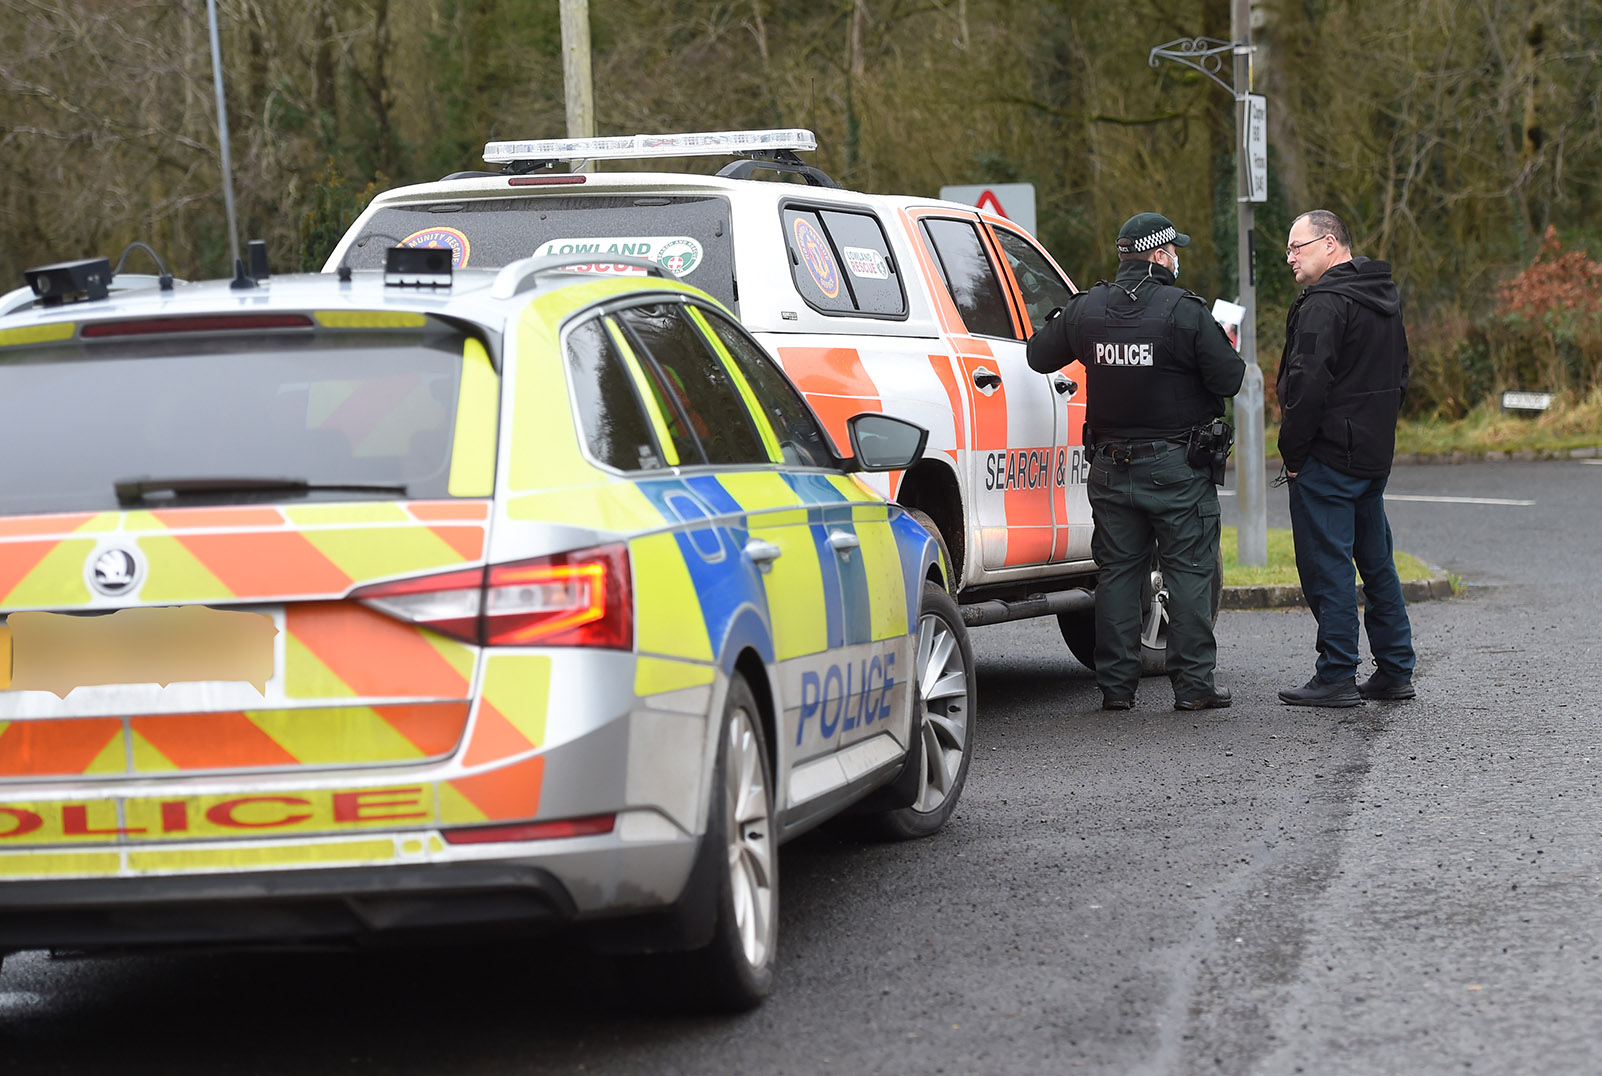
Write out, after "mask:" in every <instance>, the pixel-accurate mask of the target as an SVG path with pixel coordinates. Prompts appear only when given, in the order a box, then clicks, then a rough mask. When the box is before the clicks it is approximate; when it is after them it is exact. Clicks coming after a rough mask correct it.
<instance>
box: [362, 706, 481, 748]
mask: <svg viewBox="0 0 1602 1076" xmlns="http://www.w3.org/2000/svg"><path fill="white" fill-rule="evenodd" d="M373 712H374V713H375V714H377V715H378V716H379V717H381V718H383V719H384V721H386V722H387V723H388V724H389V727H390V728H392V729H394V730H395V731H396V732H398V733H400V734H401V735H402V736H404V737H406V739H407V741H408V742H410V743H411V745H412V746H413V747H415V748H417V749H418V750H419V751H421V752H422V753H423V755H424V756H425V757H427V758H433V757H434V756H435V755H443V754H445V753H446V752H447V751H450V750H451V749H452V748H454V747H455V746H456V744H457V743H458V742H459V741H460V740H461V738H462V729H463V728H465V727H466V726H467V703H465V702H445V703H439V702H431V703H422V704H420V705H417V706H375V707H373Z"/></svg>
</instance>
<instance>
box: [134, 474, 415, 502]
mask: <svg viewBox="0 0 1602 1076" xmlns="http://www.w3.org/2000/svg"><path fill="white" fill-rule="evenodd" d="M112 485H113V488H114V489H116V491H117V503H118V504H140V503H142V502H143V501H144V500H145V499H146V497H147V496H148V495H149V494H152V493H167V494H171V495H172V496H174V497H182V496H186V495H188V494H191V493H255V492H267V493H279V492H282V493H308V492H311V491H313V490H341V491H344V490H349V491H350V492H352V493H393V494H395V495H397V496H402V497H403V496H405V495H406V487H405V486H404V485H402V484H401V483H398V482H395V483H389V484H382V483H370V482H309V481H307V480H306V479H304V478H267V477H255V478H252V477H233V476H226V475H218V476H208V477H203V478H119V479H118V480H117V481H116V482H114V483H113V484H112Z"/></svg>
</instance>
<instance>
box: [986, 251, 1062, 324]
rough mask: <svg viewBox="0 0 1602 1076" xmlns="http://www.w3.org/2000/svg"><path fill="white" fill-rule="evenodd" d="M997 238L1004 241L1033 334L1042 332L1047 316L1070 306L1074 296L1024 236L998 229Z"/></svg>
mask: <svg viewBox="0 0 1602 1076" xmlns="http://www.w3.org/2000/svg"><path fill="white" fill-rule="evenodd" d="M996 238H997V239H999V240H1000V241H1001V253H1002V254H1004V255H1006V258H1007V266H1008V267H1009V268H1010V269H1011V270H1012V276H1013V279H1014V280H1016V281H1018V290H1019V291H1021V292H1023V297H1024V306H1025V307H1026V308H1028V310H1029V328H1030V331H1032V332H1038V331H1039V329H1040V327H1041V326H1042V325H1044V324H1045V323H1046V315H1047V314H1049V313H1051V312H1052V311H1053V310H1054V309H1056V308H1057V307H1059V306H1067V305H1068V297H1069V296H1070V295H1072V294H1073V293H1072V292H1071V291H1069V290H1068V285H1067V284H1066V283H1065V282H1064V281H1063V279H1062V277H1060V276H1058V275H1057V270H1055V269H1053V268H1052V267H1051V263H1050V262H1049V261H1047V260H1046V256H1045V255H1044V254H1042V253H1040V251H1038V250H1036V249H1035V247H1034V244H1032V243H1030V242H1029V241H1028V240H1027V239H1025V238H1024V237H1023V236H1021V235H1019V234H1017V233H1016V232H1009V231H1006V230H1005V229H1003V228H997V229H996Z"/></svg>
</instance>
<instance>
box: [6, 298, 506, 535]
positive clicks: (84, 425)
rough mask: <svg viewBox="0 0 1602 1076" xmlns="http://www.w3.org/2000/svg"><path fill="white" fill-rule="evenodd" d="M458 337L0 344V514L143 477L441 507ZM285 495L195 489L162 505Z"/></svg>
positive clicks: (93, 503) (100, 495)
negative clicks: (243, 482) (379, 492)
mask: <svg viewBox="0 0 1602 1076" xmlns="http://www.w3.org/2000/svg"><path fill="white" fill-rule="evenodd" d="M467 340H468V337H467V336H465V335H464V334H463V333H461V332H459V331H457V330H455V329H448V328H445V327H443V326H442V325H440V324H439V323H433V325H432V327H431V328H430V329H428V330H424V331H417V332H401V331H397V332H378V331H348V332H322V331H312V330H306V331H288V332H285V331H258V332H253V333H244V332H240V333H229V334H226V335H223V334H214V333H183V334H173V335H171V336H166V337H163V338H160V339H155V338H140V337H120V338H113V339H107V340H104V341H88V342H84V341H72V342H69V343H64V344H59V345H49V346H42V347H27V348H6V349H0V460H9V461H13V462H14V461H17V460H30V461H32V463H30V464H29V465H28V466H25V467H19V466H4V465H3V464H0V473H3V474H4V476H5V477H4V480H3V481H0V515H7V514H19V513H31V512H63V511H90V510H93V511H99V510H110V509H116V508H117V507H118V502H117V498H116V494H115V489H114V487H115V484H116V483H117V482H118V481H120V480H124V479H134V478H142V477H148V478H294V479H305V480H307V481H309V482H317V483H331V482H346V483H364V484H400V485H404V486H405V487H406V496H408V497H413V498H418V497H447V496H449V495H450V489H449V483H450V461H451V450H452V443H453V438H454V431H455V425H456V407H457V393H458V391H459V387H460V382H461V375H462V362H463V349H464V348H465V346H466V344H467ZM481 419H482V420H483V421H487V422H490V423H493V422H494V421H495V416H494V415H493V414H490V415H487V416H481ZM304 496H307V497H310V498H321V499H328V498H330V497H343V498H347V499H348V498H350V497H352V496H360V494H353V493H351V492H348V491H345V492H341V491H337V490H336V491H328V492H318V491H313V492H310V493H307V494H304ZM391 496H393V494H392V495H391ZM157 497H164V495H163V494H161V493H160V492H159V491H158V492H157V493H153V494H152V495H150V496H149V497H147V503H146V505H145V506H146V507H150V506H151V505H154V504H159V503H160V501H158V500H157V499H156V498H157ZM284 497H285V493H284V492H283V491H282V490H277V491H271V492H266V491H258V492H255V493H251V492H244V491H229V492H210V493H198V492H197V493H190V494H185V495H183V496H182V497H181V498H179V499H177V500H175V501H174V502H173V503H175V504H182V505H191V504H205V503H212V504H217V503H244V502H249V501H262V500H281V499H283V498H284Z"/></svg>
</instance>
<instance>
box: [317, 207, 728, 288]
mask: <svg viewBox="0 0 1602 1076" xmlns="http://www.w3.org/2000/svg"><path fill="white" fill-rule="evenodd" d="M393 246H420V247H449V248H450V249H451V250H452V252H453V253H452V256H451V261H452V264H453V265H454V266H456V267H457V268H469V269H472V268H480V269H499V268H500V267H501V266H503V265H508V264H510V263H512V262H515V261H517V260H518V259H520V258H528V257H532V256H534V255H540V254H594V255H595V261H594V263H593V264H594V265H595V266H596V269H595V270H594V271H596V272H607V271H609V270H608V268H607V267H608V266H615V265H616V263H615V262H608V261H607V260H606V259H607V256H608V255H619V254H622V255H630V256H633V257H636V258H647V259H649V260H651V261H655V262H658V263H659V264H661V265H663V266H665V267H666V268H667V269H668V270H669V271H670V272H672V273H673V275H674V276H676V277H678V278H679V279H681V280H683V281H685V282H687V283H690V284H694V285H696V286H697V287H699V288H701V289H702V290H704V291H708V292H711V293H712V294H713V295H715V296H717V298H718V299H720V300H721V301H722V302H724V303H725V304H727V305H729V306H733V305H734V252H733V248H732V246H731V242H730V238H729V206H728V201H727V200H726V199H724V198H722V197H719V196H704V195H697V196H683V195H679V196H671V197H670V196H661V197H647V196H643V195H641V196H625V195H572V194H549V195H540V196H535V197H518V198H472V199H463V200H460V201H445V200H441V201H437V202H428V203H419V204H415V205H393V206H385V207H384V208H383V209H380V210H379V211H378V212H377V213H375V214H374V215H373V217H372V219H370V220H369V221H368V222H367V223H366V224H365V225H364V226H363V228H362V233H361V235H360V236H358V237H357V239H356V241H355V243H353V244H352V245H351V248H350V251H349V253H348V254H347V255H346V259H345V260H346V263H347V264H348V265H350V266H351V268H353V269H382V268H383V267H384V251H386V250H387V249H389V248H390V247H393ZM610 271H612V272H615V273H617V274H618V275H632V274H634V273H636V272H638V270H634V269H629V268H626V267H619V268H616V269H614V270H610Z"/></svg>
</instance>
